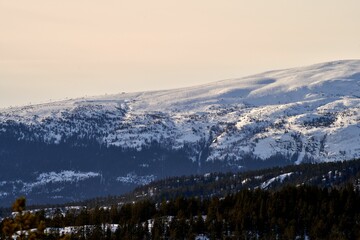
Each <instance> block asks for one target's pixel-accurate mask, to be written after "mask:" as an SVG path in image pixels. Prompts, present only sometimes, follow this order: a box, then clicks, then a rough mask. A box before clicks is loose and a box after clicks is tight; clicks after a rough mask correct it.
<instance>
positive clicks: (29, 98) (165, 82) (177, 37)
mask: <svg viewBox="0 0 360 240" xmlns="http://www.w3.org/2000/svg"><path fill="white" fill-rule="evenodd" d="M359 9H360V1H359V0H343V1H339V0H316V1H314V0H301V1H298V0H226V1H220V0H195V1H194V0H181V1H179V0H177V1H175V0H152V1H148V0H131V1H130V0H106V1H100V0H71V1H70V0H62V1H60V0H58V1H56V0H31V1H28V0H14V1H11V0H0V107H10V106H17V105H24V104H30V103H31V104H34V103H42V102H48V101H55V100H60V99H66V98H74V97H84V96H94V95H103V94H112V93H120V92H137V91H151V90H161V89H169V88H178V87H185V86H192V85H199V84H205V83H208V82H213V81H217V80H223V79H229V78H239V77H243V76H246V75H251V74H256V73H260V72H263V71H267V70H274V69H283V68H290V67H298V66H305V65H310V64H314V63H319V62H326V61H333V60H342V59H359V58H360V28H359V26H360V14H359Z"/></svg>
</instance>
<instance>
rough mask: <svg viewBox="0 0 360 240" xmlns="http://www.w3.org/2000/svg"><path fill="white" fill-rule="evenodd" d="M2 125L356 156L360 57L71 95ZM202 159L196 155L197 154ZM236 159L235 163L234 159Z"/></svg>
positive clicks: (296, 157)
mask: <svg viewBox="0 0 360 240" xmlns="http://www.w3.org/2000/svg"><path fill="white" fill-rule="evenodd" d="M0 123H1V125H0V131H3V132H5V131H7V126H9V125H14V124H19V123H21V124H22V126H23V127H25V128H26V129H27V131H26V132H23V133H21V134H20V137H19V138H22V139H29V140H39V139H41V140H44V141H45V142H47V143H55V144H56V143H59V142H61V141H66V139H67V138H69V137H72V136H76V137H83V138H88V137H91V138H95V139H97V140H98V141H99V142H102V143H104V144H106V145H107V146H121V147H122V148H133V149H137V150H138V151H140V150H141V149H143V148H144V147H146V146H148V145H149V144H150V143H153V142H159V143H161V144H162V145H163V146H166V147H168V148H170V149H180V148H182V147H183V146H184V145H185V144H188V145H194V146H196V147H194V151H192V154H190V156H189V157H191V158H192V160H193V161H199V159H200V158H201V157H203V156H202V154H204V153H203V150H204V149H206V150H207V151H206V160H207V161H214V160H225V159H232V160H234V161H237V160H241V159H242V158H243V157H244V156H249V155H251V156H253V157H255V158H258V159H262V160H266V159H268V158H270V157H272V156H276V155H282V156H286V157H288V158H289V159H292V160H293V161H295V162H296V163H300V162H302V161H304V160H313V161H337V160H345V159H353V158H359V157H360V60H349V61H336V62H330V63H323V64H316V65H312V66H309V67H302V68H294V69H286V70H278V71H271V72H265V73H262V74H258V75H254V76H250V77H245V78H240V79H229V80H225V81H219V82H215V83H212V84H207V85H201V86H195V87H190V88H183V89H174V90H167V91H157V92H140V93H129V94H128V93H122V94H118V95H111V96H101V97H92V98H82V99H72V100H66V101H61V102H54V103H48V104H40V105H32V106H25V107H17V108H8V109H3V110H1V111H0ZM199 164H201V163H200V161H199ZM239 165H241V164H240V163H239Z"/></svg>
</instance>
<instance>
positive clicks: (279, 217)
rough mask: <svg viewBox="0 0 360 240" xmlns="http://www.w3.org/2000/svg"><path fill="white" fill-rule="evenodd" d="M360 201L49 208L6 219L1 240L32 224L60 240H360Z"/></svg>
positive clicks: (242, 198)
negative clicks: (51, 211)
mask: <svg viewBox="0 0 360 240" xmlns="http://www.w3.org/2000/svg"><path fill="white" fill-rule="evenodd" d="M359 201H360V193H359V191H355V190H354V186H353V185H347V186H345V187H342V188H340V189H331V190H330V189H326V188H319V187H315V186H299V187H294V186H287V187H284V188H282V189H281V190H278V191H269V190H261V189H257V190H242V191H240V192H238V193H236V194H231V195H228V196H226V197H223V198H218V197H212V198H209V199H201V198H184V197H178V198H176V199H172V200H168V201H162V202H161V203H155V202H152V201H148V200H146V201H139V202H136V203H128V204H124V205H121V206H120V207H119V206H117V205H113V206H111V207H95V208H91V209H87V208H82V209H76V210H74V209H73V210H71V209H70V210H68V211H67V212H66V213H65V214H61V212H55V213H54V214H53V215H52V216H51V217H46V215H45V211H40V212H37V213H29V212H26V213H25V212H24V213H22V212H20V213H18V215H17V217H15V218H14V219H13V218H7V219H5V220H3V221H2V223H1V229H2V235H1V237H2V239H6V238H7V237H9V236H12V235H11V234H14V231H12V229H15V230H16V229H19V227H18V224H21V222H20V221H21V220H22V219H26V220H27V222H26V224H27V225H21V226H23V228H22V229H23V231H28V230H30V229H35V230H34V231H33V232H32V233H31V234H33V235H36V236H41V238H34V239H59V238H60V237H64V236H63V235H64V234H63V232H64V231H65V230H64V229H66V227H67V229H68V230H69V229H70V230H71V231H70V232H67V234H65V235H67V237H66V238H64V239H99V240H100V239H195V237H199V236H202V237H204V239H359V237H360V230H359V229H360V222H359V220H360V205H359V204H358V203H359ZM19 214H20V215H19ZM24 226H25V227H24ZM39 226H40V227H39ZM45 226H46V227H45ZM69 226H71V227H69ZM36 229H37V230H36ZM30 232H31V231H29V234H30ZM205 236H206V238H205Z"/></svg>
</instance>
